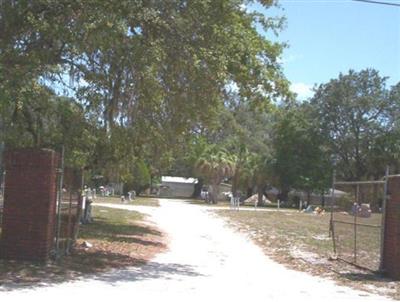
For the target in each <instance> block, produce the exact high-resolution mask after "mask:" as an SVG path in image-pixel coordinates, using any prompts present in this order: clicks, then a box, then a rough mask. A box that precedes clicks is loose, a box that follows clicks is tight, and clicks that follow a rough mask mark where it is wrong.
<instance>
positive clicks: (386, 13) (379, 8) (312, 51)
mask: <svg viewBox="0 0 400 302" xmlns="http://www.w3.org/2000/svg"><path fill="white" fill-rule="evenodd" d="M279 2H280V5H281V9H275V8H274V9H268V10H264V9H261V8H260V7H259V6H256V7H255V9H256V10H259V11H262V12H263V13H265V14H266V15H267V16H273V15H284V16H286V19H287V24H286V28H285V29H284V30H283V32H281V33H280V35H279V36H278V41H283V42H287V43H288V44H289V47H288V48H287V49H285V51H284V53H283V56H282V64H283V67H284V72H285V75H286V76H287V78H288V79H289V80H290V81H291V83H292V86H291V87H292V90H293V91H295V92H297V93H298V97H299V99H305V98H307V97H310V96H311V95H312V92H311V88H312V87H313V85H314V84H319V83H325V82H327V81H329V80H330V79H332V78H336V77H337V76H338V74H339V73H340V72H342V73H346V72H347V71H348V70H349V69H354V70H356V71H359V70H361V69H364V68H375V69H377V70H378V71H379V72H380V74H381V75H382V76H388V77H390V79H389V80H388V84H389V85H394V84H396V83H398V82H399V81H400V7H394V6H384V5H377V4H368V3H361V2H355V1H351V0H280V1H279ZM386 2H392V3H399V4H400V0H397V1H394V0H392V1H391V0H386Z"/></svg>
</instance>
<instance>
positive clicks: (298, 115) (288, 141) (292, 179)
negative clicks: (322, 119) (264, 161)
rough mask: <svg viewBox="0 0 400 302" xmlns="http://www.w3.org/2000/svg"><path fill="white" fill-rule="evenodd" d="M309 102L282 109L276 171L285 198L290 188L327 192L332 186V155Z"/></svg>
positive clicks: (276, 137) (276, 142) (276, 134)
mask: <svg viewBox="0 0 400 302" xmlns="http://www.w3.org/2000/svg"><path fill="white" fill-rule="evenodd" d="M317 124H318V121H315V120H314V119H313V116H312V111H311V107H310V106H309V104H307V103H303V104H293V105H291V106H289V107H287V108H282V109H281V112H280V114H279V116H278V118H277V122H276V124H275V129H274V158H275V163H274V172H275V174H276V178H277V179H276V181H277V184H278V185H279V187H280V188H281V190H282V193H283V195H284V197H285V198H287V195H288V193H289V191H290V190H291V189H293V188H294V189H298V190H303V191H305V192H307V193H308V196H309V194H310V193H311V192H312V191H319V192H324V191H325V190H326V188H328V187H329V185H330V181H329V180H330V179H331V173H332V172H331V163H330V154H329V153H328V152H327V150H326V149H325V144H324V140H323V137H322V136H321V135H320V133H319V132H318V131H317V130H318V128H317Z"/></svg>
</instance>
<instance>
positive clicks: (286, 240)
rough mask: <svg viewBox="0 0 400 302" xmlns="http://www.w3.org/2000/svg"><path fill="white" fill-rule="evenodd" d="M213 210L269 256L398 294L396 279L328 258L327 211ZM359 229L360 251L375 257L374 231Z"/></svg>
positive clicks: (341, 280) (352, 283)
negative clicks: (361, 238)
mask: <svg viewBox="0 0 400 302" xmlns="http://www.w3.org/2000/svg"><path fill="white" fill-rule="evenodd" d="M216 213H218V214H219V215H220V216H222V217H224V218H225V219H226V220H227V221H228V223H229V224H231V225H232V226H233V227H234V228H236V229H237V230H239V231H241V232H244V233H245V234H248V235H249V237H250V238H251V239H253V240H254V241H255V242H256V243H257V244H258V245H259V246H261V247H262V248H263V250H264V252H265V253H266V254H267V255H268V256H270V257H271V258H273V259H274V260H276V261H278V262H280V263H282V264H284V265H286V266H288V267H290V268H293V269H296V270H301V271H306V272H309V273H312V274H315V275H319V276H323V277H328V278H330V279H334V280H335V281H337V282H338V283H340V284H343V285H348V286H352V287H354V288H358V289H364V290H367V291H369V292H374V293H378V294H385V295H389V296H391V297H395V298H396V299H399V298H400V282H399V281H392V280H389V279H385V278H383V277H381V276H379V275H377V274H374V273H372V272H371V271H368V270H362V269H358V268H355V267H354V266H351V265H348V264H346V263H344V262H342V261H334V260H329V257H330V256H331V255H332V240H331V238H330V237H329V220H330V216H329V214H325V215H315V214H307V213H300V212H298V211H296V210H281V211H268V212H266V211H231V210H218V211H216ZM373 219H375V218H373ZM375 220H376V221H378V220H379V219H378V218H376V219H375ZM360 231H361V237H364V238H363V240H362V242H363V246H362V247H360V249H361V252H360V254H361V255H363V257H364V258H365V259H364V261H368V259H369V261H371V259H376V256H377V255H376V249H377V248H378V247H379V245H378V242H377V237H376V234H374V233H373V232H372V233H371V230H370V229H369V228H367V229H365V230H360ZM342 240H344V237H342ZM368 257H369V258H368ZM367 258H368V259H367Z"/></svg>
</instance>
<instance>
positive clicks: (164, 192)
mask: <svg viewBox="0 0 400 302" xmlns="http://www.w3.org/2000/svg"><path fill="white" fill-rule="evenodd" d="M197 182H198V180H197V178H185V177H176V176H162V177H161V184H160V186H159V196H160V197H186V198H189V197H191V196H192V195H193V192H194V186H195V184H196V183H197Z"/></svg>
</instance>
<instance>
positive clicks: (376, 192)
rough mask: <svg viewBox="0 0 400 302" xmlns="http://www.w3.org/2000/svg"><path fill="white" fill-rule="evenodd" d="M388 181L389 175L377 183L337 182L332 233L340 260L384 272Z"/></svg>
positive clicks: (333, 194)
mask: <svg viewBox="0 0 400 302" xmlns="http://www.w3.org/2000/svg"><path fill="white" fill-rule="evenodd" d="M387 179H388V173H387V174H386V177H385V178H384V179H383V180H377V181H336V180H334V182H333V189H332V202H331V222H330V231H331V235H332V239H333V251H334V253H335V255H336V256H337V257H338V259H341V260H343V261H346V262H348V263H351V264H353V265H356V266H359V267H362V268H366V269H369V270H372V271H379V270H381V268H382V253H383V236H384V219H385V217H384V213H385V204H386V195H387Z"/></svg>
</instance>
